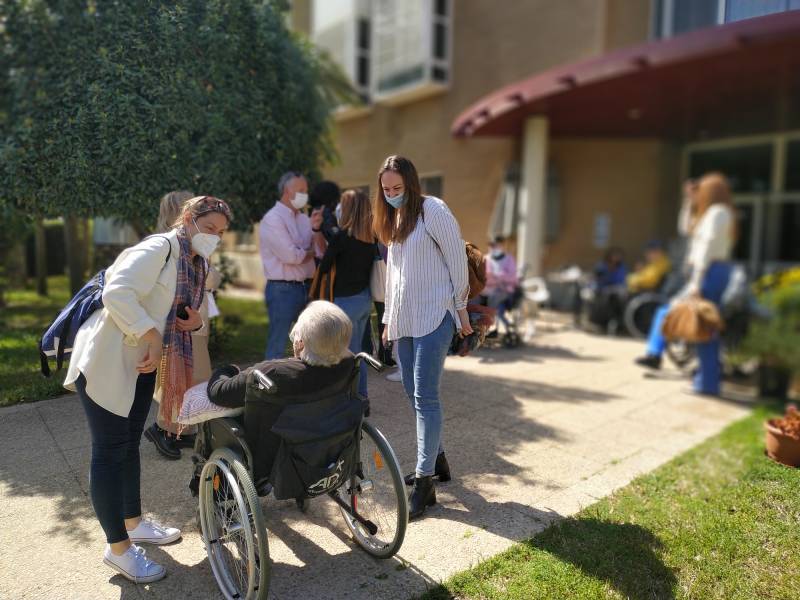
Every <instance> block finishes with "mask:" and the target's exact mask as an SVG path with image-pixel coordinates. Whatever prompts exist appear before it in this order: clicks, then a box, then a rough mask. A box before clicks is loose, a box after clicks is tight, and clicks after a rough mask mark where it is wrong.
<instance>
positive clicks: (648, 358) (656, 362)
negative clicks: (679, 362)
mask: <svg viewBox="0 0 800 600" xmlns="http://www.w3.org/2000/svg"><path fill="white" fill-rule="evenodd" d="M636 364H637V365H639V366H640V367H647V368H648V369H660V368H661V357H660V356H656V355H655V354H645V355H644V356H640V357H639V358H637V359H636Z"/></svg>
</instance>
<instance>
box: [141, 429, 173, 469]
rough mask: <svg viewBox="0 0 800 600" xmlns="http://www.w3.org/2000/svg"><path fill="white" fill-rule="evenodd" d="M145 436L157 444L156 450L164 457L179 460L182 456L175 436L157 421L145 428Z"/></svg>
mask: <svg viewBox="0 0 800 600" xmlns="http://www.w3.org/2000/svg"><path fill="white" fill-rule="evenodd" d="M144 437H146V438H147V439H148V440H150V441H151V442H153V444H155V447H156V450H158V453H159V454H161V456H163V457H164V458H168V459H170V460H178V459H180V457H181V451H180V448H178V447H177V446H176V445H175V438H174V437H173V436H172V435H171V434H169V433H167V432H166V431H165V430H163V429H161V427H159V426H158V425H157V424H156V423H153V424H152V425H151V426H150V427H148V428H147V429H145V430H144Z"/></svg>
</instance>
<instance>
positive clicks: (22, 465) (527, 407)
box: [0, 324, 748, 600]
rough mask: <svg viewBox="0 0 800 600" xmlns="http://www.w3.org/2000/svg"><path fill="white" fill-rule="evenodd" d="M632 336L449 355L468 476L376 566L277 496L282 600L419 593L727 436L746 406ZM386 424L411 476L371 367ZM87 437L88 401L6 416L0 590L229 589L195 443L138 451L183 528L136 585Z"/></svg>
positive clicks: (164, 592) (316, 518) (147, 478)
mask: <svg viewBox="0 0 800 600" xmlns="http://www.w3.org/2000/svg"><path fill="white" fill-rule="evenodd" d="M641 350H642V345H641V344H640V343H637V342H634V341H625V340H612V339H608V338H603V337H593V336H589V335H586V334H584V333H578V332H574V331H570V330H569V329H567V328H564V327H561V326H557V325H553V324H551V325H550V326H549V327H548V326H544V327H540V332H539V335H538V336H537V338H536V340H535V342H534V344H533V345H532V346H530V347H526V348H520V349H517V350H513V351H509V350H504V349H483V350H481V351H480V352H479V353H478V354H477V355H476V356H473V357H467V358H450V359H448V361H447V370H446V374H445V378H444V383H443V386H442V387H443V392H444V406H445V414H446V420H445V433H444V435H445V438H444V439H445V444H446V447H447V454H448V457H449V459H450V464H451V467H452V469H453V473H454V476H455V479H454V480H453V481H452V482H450V483H448V484H443V485H440V486H439V487H438V489H437V495H438V497H439V504H438V505H437V506H436V507H434V508H433V509H432V510H430V512H429V516H427V517H426V518H425V519H423V520H421V521H417V522H413V523H411V524H410V526H409V529H408V533H407V536H406V540H405V544H404V546H403V548H402V549H401V551H400V554H399V555H398V556H397V557H395V558H394V559H391V560H388V561H378V560H374V559H372V558H370V557H369V556H368V555H366V554H365V553H364V552H363V551H361V550H359V549H358V548H357V547H355V546H354V544H353V543H352V542H351V541H350V539H349V537H348V534H347V530H346V527H345V524H344V521H343V520H342V518H341V516H340V515H339V514H338V512H337V510H335V509H334V508H333V506H332V503H331V502H330V501H329V500H328V499H318V500H316V501H314V502H312V505H311V509H310V512H309V514H308V515H301V514H300V513H299V512H298V511H297V509H296V508H295V506H294V503H292V502H278V501H275V500H274V499H272V498H270V499H268V500H266V501H265V502H264V512H265V514H266V517H267V523H268V530H269V544H270V552H271V555H272V559H273V561H274V566H273V571H272V576H273V577H272V584H271V596H272V597H274V598H280V599H284V598H303V599H317V598H345V597H346V598H365V599H366V598H368V599H371V600H373V599H377V598H386V599H397V598H408V597H413V596H415V595H417V594H419V593H421V592H423V591H424V590H425V589H426V588H428V587H429V586H431V585H433V584H435V583H436V582H438V581H440V580H442V579H444V578H447V577H448V576H450V575H452V574H453V573H455V572H457V571H460V570H463V569H466V568H468V567H470V566H473V565H475V564H476V563H477V562H479V561H480V560H482V559H485V558H487V557H490V556H492V555H494V554H496V553H497V552H500V551H501V550H504V549H505V548H507V547H508V546H509V545H511V544H512V543H513V542H515V541H518V540H522V539H525V538H528V537H530V536H532V535H533V534H535V533H536V532H538V531H540V530H541V529H543V528H544V527H545V526H546V525H547V524H548V523H550V522H551V521H553V520H554V519H556V518H558V517H560V516H565V515H570V514H573V513H575V512H576V511H578V510H579V509H580V508H582V507H584V506H587V505H589V504H592V503H593V502H594V501H595V500H596V499H597V498H601V497H603V496H605V495H607V494H609V493H611V492H612V491H614V490H615V489H617V488H619V487H620V486H623V485H625V484H626V483H628V482H629V481H630V480H631V479H633V478H634V477H636V476H637V475H639V474H641V473H645V472H647V471H650V470H652V469H654V468H655V467H657V466H658V465H660V464H662V463H664V462H665V461H667V460H669V459H670V458H671V457H673V456H675V455H676V454H678V453H680V452H682V451H683V450H685V449H687V448H690V447H692V446H694V445H695V444H697V443H698V442H700V441H701V440H703V439H705V438H707V437H709V436H711V435H713V434H714V433H716V432H718V431H719V430H720V429H721V428H723V427H724V426H725V425H727V424H728V423H730V422H731V421H733V420H736V419H738V418H740V417H742V416H743V415H744V414H745V413H746V412H747V409H748V405H747V402H746V401H731V400H711V399H704V398H698V397H694V396H691V395H686V394H684V393H682V390H684V389H686V388H687V382H686V381H685V380H684V379H683V378H682V377H680V376H679V375H678V373H677V372H674V371H673V372H670V371H665V372H664V373H660V374H659V375H658V376H656V377H647V376H645V375H644V374H643V373H642V372H641V371H640V370H638V369H637V368H635V367H634V366H633V365H632V359H633V358H634V357H635V356H636V355H637V354H638V353H639V352H641ZM370 377H371V378H370V390H371V396H372V417H371V419H372V421H373V422H374V423H375V424H376V425H377V426H378V427H379V428H380V429H382V430H383V431H384V433H385V434H386V435H387V437H388V438H389V440H390V442H391V443H392V445H393V447H394V448H395V451H396V452H397V454H398V456H399V457H400V460H401V463H402V465H403V468H404V470H405V469H409V470H410V469H412V468H413V463H414V461H413V457H414V448H415V433H414V420H413V418H412V415H411V411H410V409H409V406H408V401H407V400H406V398H405V397H404V395H403V394H402V389H401V386H400V384H396V383H390V382H387V381H386V380H384V379H383V377H381V376H378V375H374V374H373V375H371V376H370ZM89 458H90V443H89V436H88V432H87V429H86V425H85V422H84V416H83V412H82V409H81V406H80V404H79V402H78V400H77V398H75V397H65V398H59V399H56V400H50V401H46V402H40V403H37V404H32V405H22V406H17V407H12V408H8V409H2V410H0V598H14V599H22V598H42V599H48V600H49V599H62V600H67V599H72V598H79V599H90V598H91V599H98V598H114V599H117V598H123V599H128V598H136V599H138V598H165V599H167V598H169V599H178V598H219V597H220V595H219V593H218V591H217V586H216V582H215V581H214V578H213V576H212V574H211V570H210V568H209V565H208V561H207V559H206V557H205V552H204V549H203V544H202V542H201V540H200V537H199V535H198V531H197V528H196V526H195V520H194V516H195V509H196V506H197V502H196V500H195V499H193V498H192V497H191V496H190V494H189V490H188V488H187V482H188V480H189V477H190V473H191V471H192V463H191V461H190V459H189V453H188V452H186V451H184V458H183V459H182V460H180V461H174V462H172V461H166V460H163V459H161V458H160V457H159V456H158V455H157V454H156V451H155V449H154V448H153V446H152V445H151V444H150V443H148V442H146V441H144V442H143V445H142V465H143V485H142V487H143V501H144V505H145V508H146V510H148V511H149V512H148V514H149V515H151V516H153V517H154V518H156V519H158V520H160V521H162V522H165V523H169V524H173V525H176V526H179V527H181V528H182V529H183V531H184V537H183V540H182V542H180V543H177V544H174V545H171V546H167V547H163V548H149V549H148V553H149V556H151V557H152V558H154V559H156V560H157V561H159V562H161V563H162V564H164V565H165V566H166V567H167V568H168V573H169V574H168V576H167V578H166V579H165V580H163V581H161V582H157V583H155V584H152V585H147V586H135V585H132V584H130V583H129V582H128V581H126V580H125V579H123V578H122V577H121V576H119V575H114V574H113V573H112V572H111V571H110V570H109V569H108V568H107V567H105V566H104V565H103V564H102V562H101V553H102V549H103V541H104V540H103V537H102V533H101V531H100V528H99V526H98V525H97V524H96V522H95V520H94V514H93V511H92V507H91V504H90V502H89V500H88V464H89Z"/></svg>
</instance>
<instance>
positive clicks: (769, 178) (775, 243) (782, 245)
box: [687, 132, 800, 276]
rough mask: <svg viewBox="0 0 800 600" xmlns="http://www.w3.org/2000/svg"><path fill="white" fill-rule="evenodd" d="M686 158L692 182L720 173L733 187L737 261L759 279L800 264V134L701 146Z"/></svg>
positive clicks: (753, 138)
mask: <svg viewBox="0 0 800 600" xmlns="http://www.w3.org/2000/svg"><path fill="white" fill-rule="evenodd" d="M687 158H688V175H689V176H691V177H699V176H701V175H703V174H704V173H706V172H708V171H721V172H722V173H723V174H725V175H726V176H727V177H728V178H729V179H730V181H731V186H732V188H733V194H734V202H735V204H736V210H737V216H738V219H737V223H738V230H739V231H738V233H739V237H738V240H737V243H736V246H735V247H734V251H733V256H734V259H735V260H737V261H740V262H743V263H745V264H746V265H747V266H748V267H749V270H750V272H751V274H752V275H754V276H757V275H758V274H759V273H762V272H764V271H772V270H775V269H780V268H785V267H786V266H789V265H791V264H797V263H800V236H798V235H797V232H798V231H800V132H792V133H788V134H780V135H773V136H758V137H752V138H742V139H740V140H722V141H719V142H705V143H701V144H696V145H694V146H690V147H689V149H688V156H687Z"/></svg>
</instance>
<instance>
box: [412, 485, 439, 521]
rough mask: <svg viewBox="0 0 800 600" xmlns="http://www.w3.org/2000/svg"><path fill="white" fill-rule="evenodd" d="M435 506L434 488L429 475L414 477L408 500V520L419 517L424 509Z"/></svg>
mask: <svg viewBox="0 0 800 600" xmlns="http://www.w3.org/2000/svg"><path fill="white" fill-rule="evenodd" d="M434 504H436V488H435V487H434V485H433V479H432V478H431V476H430V475H428V476H427V477H415V478H414V489H413V490H411V496H409V498H408V518H409V519H416V518H417V517H421V516H422V514H423V513H424V512H425V509H426V508H428V507H429V506H433V505H434Z"/></svg>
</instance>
